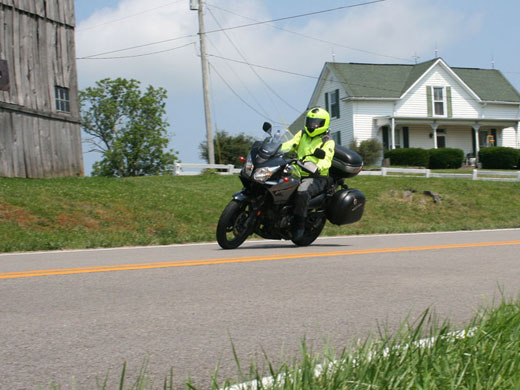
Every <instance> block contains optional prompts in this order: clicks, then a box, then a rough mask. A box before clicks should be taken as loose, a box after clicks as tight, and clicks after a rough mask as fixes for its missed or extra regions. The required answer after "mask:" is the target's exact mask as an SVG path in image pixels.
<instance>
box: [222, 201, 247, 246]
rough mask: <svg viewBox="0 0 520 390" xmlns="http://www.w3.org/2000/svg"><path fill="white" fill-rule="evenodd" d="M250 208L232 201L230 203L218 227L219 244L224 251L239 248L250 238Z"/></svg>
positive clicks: (243, 203) (245, 204)
mask: <svg viewBox="0 0 520 390" xmlns="http://www.w3.org/2000/svg"><path fill="white" fill-rule="evenodd" d="M250 213H251V210H250V206H249V205H248V204H247V203H245V202H239V201H238V200H232V201H231V202H229V203H228V205H227V206H226V208H225V209H224V211H222V214H221V215H220V218H219V220H218V225H217V242H218V244H219V245H220V246H221V248H222V249H235V248H238V247H239V246H240V245H241V244H242V243H243V242H244V241H245V240H246V238H247V236H249V226H248V222H249V216H250Z"/></svg>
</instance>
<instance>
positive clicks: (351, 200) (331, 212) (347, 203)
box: [327, 188, 366, 225]
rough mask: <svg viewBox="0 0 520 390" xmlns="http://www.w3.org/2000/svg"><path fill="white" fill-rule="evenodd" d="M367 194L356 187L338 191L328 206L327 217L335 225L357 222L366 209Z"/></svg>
mask: <svg viewBox="0 0 520 390" xmlns="http://www.w3.org/2000/svg"><path fill="white" fill-rule="evenodd" d="M365 202H366V198H365V195H363V193H362V192H361V191H359V190H356V189H355V188H349V189H345V190H340V191H338V192H336V193H335V194H334V195H333V196H332V199H331V200H330V202H329V204H328V206H327V219H328V220H329V221H330V223H332V224H334V225H346V224H349V223H354V222H357V221H359V220H360V219H361V217H362V216H363V211H364V210H365Z"/></svg>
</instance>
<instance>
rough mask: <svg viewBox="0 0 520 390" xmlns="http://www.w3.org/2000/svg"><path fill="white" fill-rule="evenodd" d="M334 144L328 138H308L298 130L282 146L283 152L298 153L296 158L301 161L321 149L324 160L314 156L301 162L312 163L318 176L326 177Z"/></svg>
mask: <svg viewBox="0 0 520 390" xmlns="http://www.w3.org/2000/svg"><path fill="white" fill-rule="evenodd" d="M335 146H336V143H335V142H334V140H333V139H331V138H330V137H328V136H325V137H320V136H316V137H309V135H308V134H307V133H306V132H305V131H303V130H300V131H299V132H297V133H296V134H295V135H294V137H293V138H292V139H291V140H289V141H287V142H284V143H283V144H282V148H281V149H282V151H283V152H286V153H287V152H293V151H296V152H297V153H298V158H299V159H302V158H303V157H304V156H307V155H309V154H312V153H314V151H315V150H316V149H317V148H322V149H323V150H324V151H325V158H323V159H319V158H316V157H314V156H307V157H305V159H303V161H304V162H305V161H312V162H313V163H314V164H316V165H317V167H318V170H319V171H320V175H323V176H327V175H328V174H329V168H330V166H331V165H332V158H333V157H334V147H335ZM296 169H297V170H298V171H299V172H300V174H301V176H309V174H308V173H307V172H303V171H302V170H301V169H300V168H299V167H298V166H296Z"/></svg>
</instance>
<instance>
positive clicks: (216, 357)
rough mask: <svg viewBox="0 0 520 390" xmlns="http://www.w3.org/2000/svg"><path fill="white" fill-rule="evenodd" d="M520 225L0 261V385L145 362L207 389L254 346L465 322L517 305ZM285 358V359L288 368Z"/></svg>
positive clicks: (132, 370) (87, 375)
mask: <svg viewBox="0 0 520 390" xmlns="http://www.w3.org/2000/svg"><path fill="white" fill-rule="evenodd" d="M519 253H520V229H509V230H499V231H478V232H451V233H425V234H400V235H377V236H352V237H333V238H321V239H319V240H318V241H317V242H316V243H315V245H312V246H310V247H306V248H296V247H294V246H293V245H292V244H291V243H290V242H276V241H250V242H246V244H244V246H243V247H241V248H239V249H237V250H234V251H224V250H220V249H219V248H218V246H217V245H216V244H215V243H207V244H198V245H173V246H163V247H148V248H121V249H105V250H80V251H60V252H40V253H21V254H3V255H0V345H1V346H2V348H1V352H0V389H35V388H37V386H38V383H40V384H41V385H42V386H43V388H44V389H46V388H47V386H48V384H49V383H51V382H52V381H54V382H55V383H59V384H60V385H61V388H62V389H69V388H74V385H76V388H77V389H93V388H96V386H95V383H96V382H95V380H96V377H98V378H100V379H103V378H104V376H105V375H106V373H107V371H108V370H109V371H110V376H109V378H110V379H109V383H112V384H114V383H116V382H117V380H118V377H119V375H120V373H121V369H122V367H123V362H125V361H126V362H127V367H128V373H129V375H130V378H135V375H136V373H137V372H138V371H139V369H140V368H141V366H142V364H143V362H144V360H148V362H149V363H148V366H149V368H148V371H149V373H150V375H151V376H152V377H153V378H154V381H155V382H154V383H156V384H157V388H162V387H161V383H162V380H163V378H164V377H165V376H166V375H168V373H169V372H170V368H173V372H174V379H175V383H176V384H177V385H178V386H179V387H181V385H182V384H183V382H184V381H185V380H186V379H187V378H188V376H191V378H192V380H193V383H194V384H196V385H198V386H200V387H201V388H208V387H209V381H210V378H211V376H212V375H213V372H214V370H215V367H216V365H217V363H218V364H219V365H220V367H221V368H220V373H221V375H225V376H234V375H236V373H237V370H236V365H235V362H234V359H233V353H232V343H233V344H234V345H235V348H236V351H237V353H238V356H239V358H240V360H241V362H242V364H243V366H244V367H248V362H249V361H250V359H251V358H252V357H255V356H257V357H258V358H259V359H260V361H261V356H262V350H265V351H266V352H267V354H268V356H270V357H271V358H273V359H274V360H276V359H278V358H280V356H285V357H292V356H297V354H298V351H299V347H300V342H301V341H302V339H303V338H304V337H305V339H306V340H307V342H308V343H310V344H312V345H314V346H315V349H317V350H320V348H321V347H320V346H321V345H322V344H323V342H324V341H329V342H330V343H331V344H332V345H333V346H335V347H337V348H341V347H342V346H344V345H346V344H347V343H349V342H352V341H355V340H357V339H359V338H361V339H364V338H365V337H367V335H369V334H370V333H371V332H372V333H373V332H375V331H377V327H378V325H381V324H385V325H386V326H388V327H389V328H390V329H391V330H394V329H396V328H397V327H398V326H399V325H400V324H401V322H402V321H403V320H404V319H405V318H406V316H407V315H410V316H411V318H412V319H413V318H415V317H416V316H418V315H419V314H420V313H421V312H422V311H423V310H425V309H426V308H432V309H434V310H435V311H436V313H437V314H438V315H439V317H441V318H446V317H449V318H450V319H451V321H452V322H453V323H454V324H456V325H460V326H462V324H464V322H465V321H467V320H468V319H470V318H471V317H472V315H473V314H474V312H475V310H477V309H478V308H479V307H480V306H481V305H483V304H485V302H486V301H492V300H493V298H494V297H500V292H499V291H500V289H502V290H503V291H504V292H505V294H506V295H508V296H517V295H518V292H519V286H520V283H519V282H520V255H519ZM289 360H290V359H289Z"/></svg>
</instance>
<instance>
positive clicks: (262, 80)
mask: <svg viewBox="0 0 520 390" xmlns="http://www.w3.org/2000/svg"><path fill="white" fill-rule="evenodd" d="M206 8H207V9H208V11H209V13H210V14H211V16H212V17H213V19H214V20H215V22H216V23H217V25H218V26H219V27H221V26H220V22H219V21H218V20H217V18H216V17H215V15H214V14H213V11H211V9H210V8H208V7H206ZM223 33H224V35H225V36H226V38H227V40H228V41H229V43H231V45H232V46H233V47H234V48H235V50H236V51H237V53H238V54H239V55H240V57H242V59H243V60H244V61H245V62H246V63H248V61H247V59H246V57H245V56H244V54H243V53H242V52H241V51H240V49H239V48H238V46H237V45H236V44H235V43H234V42H233V40H232V39H231V37H230V36H229V34H228V33H227V32H226V31H223ZM249 68H250V69H251V71H252V72H253V73H254V74H255V76H256V77H257V78H258V79H259V80H260V81H261V82H262V84H264V85H265V87H266V88H267V89H268V90H269V91H271V93H273V94H274V95H275V96H276V97H277V98H278V99H280V100H281V101H282V102H284V103H285V104H286V105H287V106H288V107H290V108H292V109H293V110H294V111H296V112H300V110H298V109H297V108H295V107H294V106H293V105H292V104H290V103H289V102H287V101H286V100H285V99H284V98H282V97H281V96H280V95H279V94H278V93H277V92H276V91H275V90H274V89H273V88H272V87H271V86H270V85H269V84H268V83H267V82H266V81H265V80H264V79H263V78H262V77H261V76H260V75H259V74H258V72H257V71H256V70H255V69H254V68H253V67H252V66H249ZM268 96H269V95H268ZM269 100H271V99H269ZM271 103H272V104H273V106H274V107H275V109H276V110H277V111H278V107H277V106H276V104H274V102H273V101H272V100H271Z"/></svg>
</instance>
